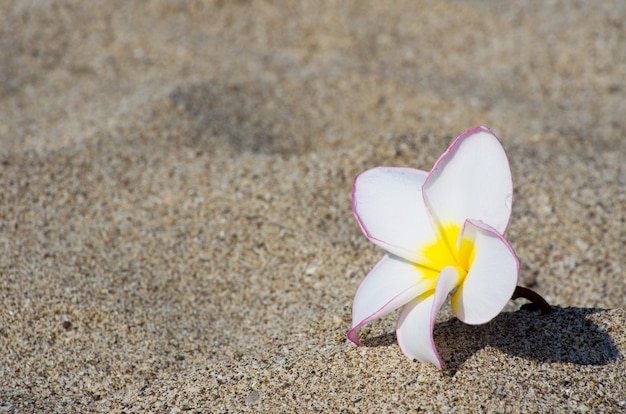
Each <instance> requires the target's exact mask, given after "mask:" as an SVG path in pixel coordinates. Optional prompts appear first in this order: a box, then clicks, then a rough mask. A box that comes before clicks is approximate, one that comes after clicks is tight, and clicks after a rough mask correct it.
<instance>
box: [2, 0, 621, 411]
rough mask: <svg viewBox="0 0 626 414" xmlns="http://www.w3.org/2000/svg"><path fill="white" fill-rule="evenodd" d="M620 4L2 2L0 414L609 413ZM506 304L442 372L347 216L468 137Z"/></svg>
mask: <svg viewBox="0 0 626 414" xmlns="http://www.w3.org/2000/svg"><path fill="white" fill-rule="evenodd" d="M624 22H626V2H623V1H621V0H614V1H605V2H600V3H598V4H595V3H593V2H587V1H567V2H559V1H554V2H543V1H530V2H523V3H522V2H516V3H507V4H506V5H504V4H503V3H501V2H499V1H475V2H474V1H472V2H446V3H439V2H435V1H432V2H429V1H419V2H417V1H397V2H393V3H386V2H385V3H383V2H360V1H354V2H349V1H337V2H320V3H318V2H306V3H305V2H255V1H234V0H233V1H216V2H202V1H188V2H183V1H167V0H155V1H142V2H138V1H130V2H129V1H121V0H120V1H118V0H111V1H94V2H84V1H78V0H74V1H61V0H51V1H46V2H40V1H30V0H23V1H3V2H2V3H0V187H1V188H0V243H1V244H0V246H1V248H0V273H1V274H0V411H2V412H7V413H32V412H81V413H84V412H112V413H122V412H125V413H149V412H152V413H176V412H191V413H196V412H198V413H200V412H202V413H204V412H211V413H213V412H216V413H217V412H315V411H318V412H502V413H505V412H565V411H568V412H569V411H574V412H624V411H626V362H625V356H626V355H625V352H626V331H625V329H624V326H626V312H625V311H624V309H625V308H626V299H625V297H626V283H625V274H626V271H625V263H624V258H623V257H624V252H625V251H626V224H625V218H626V214H625V205H626V200H625V197H626V191H625V190H626V169H625V167H624V165H625V161H626V139H625V138H624V137H625V136H626V121H625V118H624V114H626V89H625V85H624V79H626V47H624V45H626V25H625V23H624ZM480 124H483V125H488V126H489V127H490V128H492V130H493V131H494V132H495V133H496V134H497V135H498V136H499V137H500V139H501V141H502V143H503V145H504V147H505V149H506V151H507V153H508V155H509V158H510V162H511V168H512V173H513V179H514V184H515V202H514V205H513V216H512V219H511V224H510V227H509V229H508V230H507V233H506V236H507V239H508V240H509V241H510V243H511V244H512V245H513V247H514V248H515V250H516V252H517V254H518V256H519V258H520V261H521V263H522V274H521V277H520V284H522V285H525V286H530V287H532V288H533V289H535V290H536V291H538V292H540V293H541V294H542V295H544V296H545V297H546V298H547V299H548V300H549V301H550V302H551V303H552V304H553V305H555V312H554V313H552V314H550V315H540V314H538V313H536V312H532V311H528V310H520V309H519V308H520V305H522V303H523V300H518V301H515V302H511V304H510V306H508V307H507V308H506V309H505V311H504V312H503V313H502V314H501V315H500V316H498V317H496V318H495V319H494V320H493V321H491V322H490V323H488V324H485V325H481V326H467V325H464V324H463V323H461V322H459V321H458V320H456V319H455V318H454V317H453V315H452V313H451V311H450V309H449V308H446V309H444V310H443V312H442V313H441V314H440V315H439V318H438V323H437V325H436V327H435V341H436V343H437V346H438V349H439V351H440V353H441V355H442V357H443V359H444V362H445V364H446V369H445V370H444V371H438V370H436V369H435V368H434V367H433V366H431V365H428V364H423V363H419V362H414V361H409V360H408V359H406V358H405V357H404V356H403V355H402V353H401V351H400V350H399V348H398V345H397V343H396V340H395V333H394V324H395V320H396V317H397V314H393V315H390V316H388V317H386V318H384V319H383V320H381V321H378V322H375V323H372V324H370V325H368V326H367V327H366V328H364V329H362V330H361V338H362V340H363V342H364V344H365V346H364V347H360V348H357V347H355V346H354V345H353V344H352V343H350V342H348V341H347V340H346V337H345V334H346V332H347V330H348V329H349V327H350V319H351V315H350V312H351V301H352V298H353V295H354V292H355V290H356V288H357V286H358V284H359V281H360V280H361V279H362V278H363V277H364V276H365V275H366V274H367V272H368V271H369V269H370V268H371V266H373V264H374V263H375V262H376V261H377V260H378V258H379V257H380V256H381V255H382V253H383V252H382V251H381V250H380V249H379V248H376V247H375V246H373V245H372V244H371V243H370V242H369V241H367V240H366V238H365V237H364V236H363V234H362V233H361V231H360V229H359V227H358V225H357V223H356V221H355V220H354V218H353V216H352V213H351V210H350V197H351V186H352V180H353V178H354V176H355V175H356V174H358V173H359V172H361V171H363V170H365V169H367V168H371V167H375V166H379V165H394V166H411V167H415V168H421V169H426V170H428V169H429V168H430V167H431V166H432V164H433V162H434V161H435V160H436V159H437V157H438V156H439V155H440V154H441V153H442V152H443V151H444V150H445V148H446V147H447V146H448V144H449V143H450V142H451V141H452V139H453V138H454V137H455V136H456V135H458V134H460V133H461V132H463V131H464V130H466V129H468V128H470V127H473V126H476V125H480Z"/></svg>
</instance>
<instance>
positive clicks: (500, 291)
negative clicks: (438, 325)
mask: <svg viewBox="0 0 626 414" xmlns="http://www.w3.org/2000/svg"><path fill="white" fill-rule="evenodd" d="M462 237H463V238H465V239H467V240H470V241H471V242H472V243H473V244H474V260H473V262H472V266H471V268H470V270H469V272H468V274H467V276H466V277H465V280H464V281H463V284H462V285H461V286H460V287H459V289H458V290H457V291H456V292H455V293H454V295H452V310H453V311H454V313H455V314H456V315H457V317H458V318H459V319H460V320H461V321H463V322H465V323H468V324H472V325H476V324H481V323H485V322H488V321H490V320H491V319H493V318H494V317H495V316H496V315H498V313H500V311H501V310H502V308H504V305H506V303H507V302H508V301H509V300H510V299H511V296H512V295H513V291H514V290H515V286H516V285H517V279H518V276H519V261H518V259H517V256H516V255H515V252H514V251H513V248H512V247H511V245H509V243H508V242H507V241H506V240H505V239H504V237H502V236H501V235H500V233H498V231H496V229H494V228H491V227H490V226H488V225H486V224H485V223H481V222H479V221H475V220H467V222H466V223H465V226H464V228H463V235H462Z"/></svg>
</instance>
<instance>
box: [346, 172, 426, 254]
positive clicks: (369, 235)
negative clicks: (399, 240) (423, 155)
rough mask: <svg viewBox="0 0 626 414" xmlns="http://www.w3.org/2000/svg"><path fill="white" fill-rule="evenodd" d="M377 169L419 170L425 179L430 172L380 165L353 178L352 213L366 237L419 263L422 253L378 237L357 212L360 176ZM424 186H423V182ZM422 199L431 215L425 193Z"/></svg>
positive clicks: (389, 250)
mask: <svg viewBox="0 0 626 414" xmlns="http://www.w3.org/2000/svg"><path fill="white" fill-rule="evenodd" d="M375 169H394V170H411V171H413V172H419V173H421V174H423V175H424V176H425V178H424V179H426V177H428V175H429V172H427V171H423V170H420V169H417V168H410V167H385V166H379V167H374V168H370V169H368V170H365V171H363V172H361V173H360V174H358V175H357V176H356V177H354V180H353V183H352V214H353V215H354V217H355V219H356V221H357V223H358V224H359V228H360V229H361V231H362V232H363V234H364V235H365V237H367V239H368V240H370V241H371V242H373V243H374V244H376V245H377V246H379V247H381V248H383V249H385V250H386V251H388V252H389V253H392V254H394V255H397V256H399V257H402V258H403V259H405V260H409V261H412V262H416V263H417V262H419V261H420V260H422V259H423V257H422V256H421V255H419V253H418V252H417V251H413V250H409V249H407V248H406V247H403V246H399V245H397V244H393V243H389V242H387V241H385V240H382V239H380V238H378V237H375V236H373V235H372V233H371V232H370V231H369V230H368V229H367V226H366V225H365V224H364V222H363V219H362V217H361V216H360V215H359V213H358V212H357V204H358V203H357V197H356V195H355V194H356V191H357V182H358V180H359V178H360V177H361V176H362V175H364V174H365V173H367V172H369V171H371V170H375ZM422 186H423V183H422ZM420 191H421V187H420ZM421 199H422V202H423V203H424V208H425V209H426V211H427V213H428V215H429V216H430V212H429V211H428V206H427V205H426V204H425V200H424V197H423V195H422V197H421Z"/></svg>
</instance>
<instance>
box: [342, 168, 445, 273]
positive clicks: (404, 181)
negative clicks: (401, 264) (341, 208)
mask: <svg viewBox="0 0 626 414" xmlns="http://www.w3.org/2000/svg"><path fill="white" fill-rule="evenodd" d="M427 175H428V174H427V173H426V172H424V171H420V170H416V169H412V168H397V167H379V168H373V169H371V170H367V171H365V172H363V173H361V174H360V175H358V176H357V177H356V178H355V179H354V186H353V190H352V211H353V212H354V215H355V217H356V219H357V221H358V222H359V225H360V226H361V229H362V230H363V233H365V235H366V236H367V237H368V238H369V239H370V240H371V241H372V242H374V243H375V244H377V245H378V246H380V247H382V248H383V249H385V250H387V251H388V252H390V253H393V254H395V255H397V256H400V257H402V258H404V259H406V260H410V261H412V262H420V261H421V260H422V259H423V255H421V254H420V252H419V247H420V246H423V245H426V244H427V243H431V242H432V241H433V240H435V233H434V230H433V226H432V224H431V220H430V217H429V215H428V212H427V210H426V206H425V204H424V200H423V197H422V185H423V183H424V180H425V179H426V177H427Z"/></svg>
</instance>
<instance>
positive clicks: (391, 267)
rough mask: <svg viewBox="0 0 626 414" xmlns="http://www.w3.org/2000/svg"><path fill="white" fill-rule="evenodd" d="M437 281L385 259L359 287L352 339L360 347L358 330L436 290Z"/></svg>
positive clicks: (398, 260)
mask: <svg viewBox="0 0 626 414" xmlns="http://www.w3.org/2000/svg"><path fill="white" fill-rule="evenodd" d="M434 280H435V279H434V278H432V277H430V278H426V277H425V275H424V274H423V273H422V271H421V270H420V269H418V268H417V267H416V266H415V265H413V264H411V263H409V262H407V261H405V260H403V259H401V258H399V257H397V256H391V255H385V256H384V257H383V258H382V259H381V260H380V261H379V262H378V264H376V266H374V268H373V269H372V270H371V271H370V272H369V274H368V275H367V276H365V279H363V281H362V282H361V284H360V285H359V288H358V289H357V291H356V295H355V296H354V301H353V303H352V328H351V329H350V331H349V332H348V339H350V340H351V341H352V342H354V343H355V344H356V345H360V344H361V343H360V341H359V336H358V334H357V330H358V329H359V328H360V327H361V326H363V325H365V324H366V323H368V322H371V321H373V320H376V319H379V318H382V317H383V316H385V315H387V314H389V313H391V312H393V311H394V310H396V309H398V308H399V307H400V306H403V305H404V304H406V303H407V302H409V301H410V300H411V299H413V298H415V297H417V296H419V295H421V294H422V293H424V292H425V291H426V290H428V289H433V288H434Z"/></svg>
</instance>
